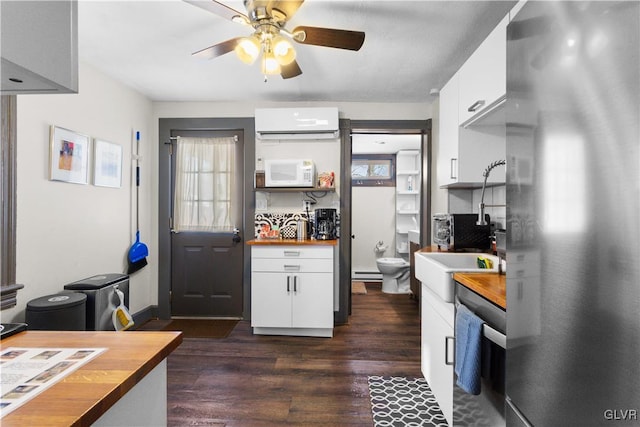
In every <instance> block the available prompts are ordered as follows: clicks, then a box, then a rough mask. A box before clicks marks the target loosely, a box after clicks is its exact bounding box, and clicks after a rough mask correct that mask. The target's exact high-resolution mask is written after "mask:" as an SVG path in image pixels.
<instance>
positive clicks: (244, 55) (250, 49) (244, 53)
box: [234, 37, 260, 64]
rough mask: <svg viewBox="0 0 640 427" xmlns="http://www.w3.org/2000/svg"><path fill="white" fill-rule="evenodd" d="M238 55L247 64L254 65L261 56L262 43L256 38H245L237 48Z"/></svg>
mask: <svg viewBox="0 0 640 427" xmlns="http://www.w3.org/2000/svg"><path fill="white" fill-rule="evenodd" d="M234 50H235V52H236V55H237V56H238V59H240V61H242V62H244V63H245V64H253V63H254V61H255V60H256V59H257V58H258V56H259V55H260V42H259V41H258V40H257V39H256V38H255V37H245V38H243V39H242V40H240V42H239V43H238V44H237V45H236V47H235V49H234Z"/></svg>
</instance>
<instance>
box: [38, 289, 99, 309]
mask: <svg viewBox="0 0 640 427" xmlns="http://www.w3.org/2000/svg"><path fill="white" fill-rule="evenodd" d="M86 301H87V295H86V294H83V293H82V292H69V293H66V294H54V295H47V296H44V297H40V298H36V299H34V300H31V301H29V302H28V303H27V310H29V311H50V310H61V309H64V308H70V307H75V306H77V305H81V304H85V303H86Z"/></svg>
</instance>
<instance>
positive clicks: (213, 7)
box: [182, 0, 249, 24]
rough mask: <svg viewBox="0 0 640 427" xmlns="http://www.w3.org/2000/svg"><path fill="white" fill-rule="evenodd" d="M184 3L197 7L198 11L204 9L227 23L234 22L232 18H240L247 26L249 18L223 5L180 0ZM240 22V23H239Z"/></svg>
mask: <svg viewBox="0 0 640 427" xmlns="http://www.w3.org/2000/svg"><path fill="white" fill-rule="evenodd" d="M182 1H184V2H185V3H189V4H191V5H194V6H197V7H199V8H200V9H204V10H206V11H208V12H211V13H215V14H216V15H218V16H222V17H223V18H225V19H228V20H229V21H234V22H236V20H234V17H240V18H241V19H242V20H243V21H244V22H246V23H247V24H248V23H249V18H248V17H247V15H245V14H244V13H242V12H238V11H237V10H235V9H233V8H231V7H229V6H225V5H224V4H222V3H220V2H217V1H215V0H182ZM240 22H242V21H240Z"/></svg>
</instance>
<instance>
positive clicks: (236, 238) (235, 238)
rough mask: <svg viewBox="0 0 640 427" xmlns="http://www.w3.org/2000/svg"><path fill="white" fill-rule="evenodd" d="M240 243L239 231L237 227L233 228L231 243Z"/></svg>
mask: <svg viewBox="0 0 640 427" xmlns="http://www.w3.org/2000/svg"><path fill="white" fill-rule="evenodd" d="M241 241H242V237H240V230H239V229H238V228H237V227H234V228H233V242H234V243H240V242H241Z"/></svg>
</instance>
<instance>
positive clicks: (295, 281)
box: [293, 276, 298, 292]
mask: <svg viewBox="0 0 640 427" xmlns="http://www.w3.org/2000/svg"><path fill="white" fill-rule="evenodd" d="M293 292H298V276H293Z"/></svg>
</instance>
